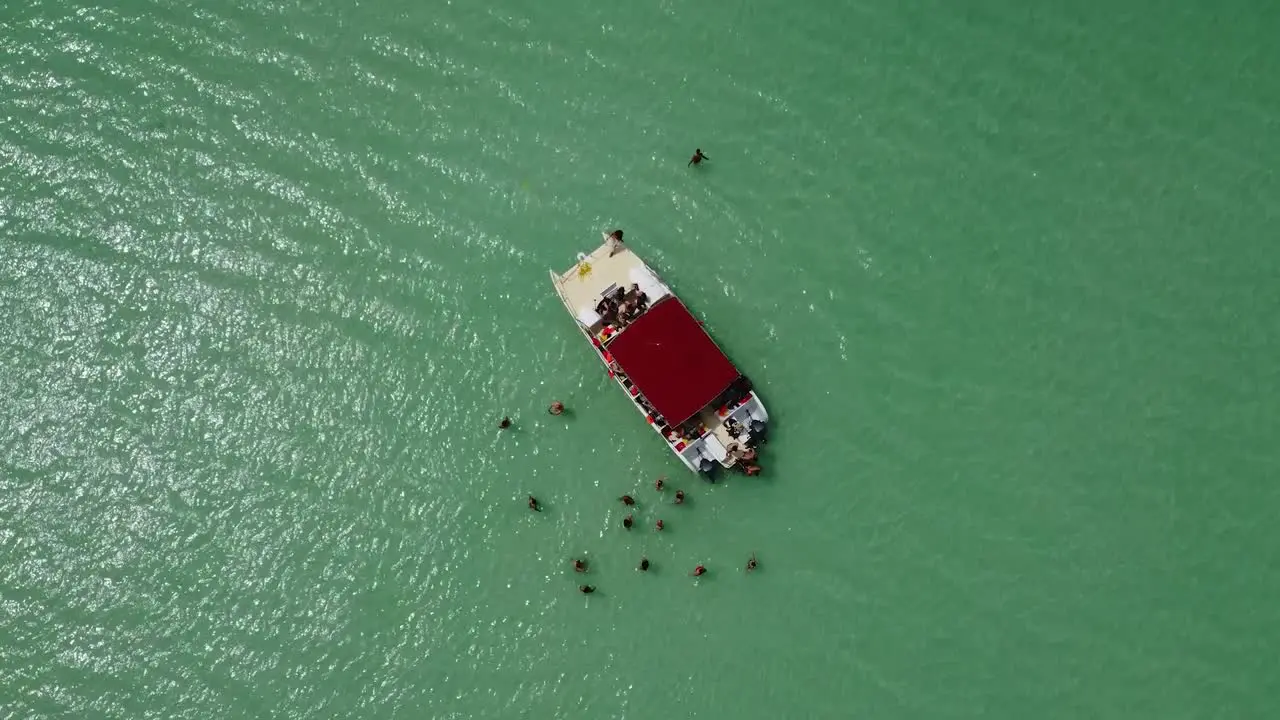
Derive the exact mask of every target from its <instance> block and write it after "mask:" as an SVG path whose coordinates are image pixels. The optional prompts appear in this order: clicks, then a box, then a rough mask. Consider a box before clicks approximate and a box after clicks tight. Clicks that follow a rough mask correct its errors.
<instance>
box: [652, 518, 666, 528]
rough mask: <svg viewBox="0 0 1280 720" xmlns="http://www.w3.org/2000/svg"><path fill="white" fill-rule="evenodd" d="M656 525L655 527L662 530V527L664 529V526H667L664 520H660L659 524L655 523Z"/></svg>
mask: <svg viewBox="0 0 1280 720" xmlns="http://www.w3.org/2000/svg"><path fill="white" fill-rule="evenodd" d="M654 527H655V528H657V529H659V530H661V529H662V528H663V527H665V526H664V525H663V524H662V521H661V520H659V521H658V524H656V525H654Z"/></svg>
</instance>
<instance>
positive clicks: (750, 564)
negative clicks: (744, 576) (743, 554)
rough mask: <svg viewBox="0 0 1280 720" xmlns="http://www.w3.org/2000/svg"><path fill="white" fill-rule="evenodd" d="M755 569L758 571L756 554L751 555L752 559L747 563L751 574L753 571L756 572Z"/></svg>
mask: <svg viewBox="0 0 1280 720" xmlns="http://www.w3.org/2000/svg"><path fill="white" fill-rule="evenodd" d="M755 569H756V554H755V553H751V559H750V560H748V561H747V572H751V571H752V570H755Z"/></svg>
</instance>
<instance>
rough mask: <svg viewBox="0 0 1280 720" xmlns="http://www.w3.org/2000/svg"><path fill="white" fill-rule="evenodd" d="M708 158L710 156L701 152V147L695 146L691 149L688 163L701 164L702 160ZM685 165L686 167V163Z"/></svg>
mask: <svg viewBox="0 0 1280 720" xmlns="http://www.w3.org/2000/svg"><path fill="white" fill-rule="evenodd" d="M710 159H711V158H709V157H707V156H706V155H703V154H702V148H696V149H695V150H694V151H693V157H691V158H689V165H701V164H702V161H703V160H710ZM685 167H688V165H686V166H685Z"/></svg>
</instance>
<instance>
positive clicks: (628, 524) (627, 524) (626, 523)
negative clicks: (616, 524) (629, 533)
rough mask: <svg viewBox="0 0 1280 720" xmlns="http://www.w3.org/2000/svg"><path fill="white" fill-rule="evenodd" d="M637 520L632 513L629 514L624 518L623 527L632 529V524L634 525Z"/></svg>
mask: <svg viewBox="0 0 1280 720" xmlns="http://www.w3.org/2000/svg"><path fill="white" fill-rule="evenodd" d="M635 522H636V521H635V519H634V518H632V517H631V516H630V515H628V516H626V517H624V518H622V527H624V528H626V529H628V530H630V529H631V526H632V525H634V524H635Z"/></svg>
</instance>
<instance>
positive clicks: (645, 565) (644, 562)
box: [640, 558, 649, 572]
mask: <svg viewBox="0 0 1280 720" xmlns="http://www.w3.org/2000/svg"><path fill="white" fill-rule="evenodd" d="M640 572H649V558H640Z"/></svg>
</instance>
